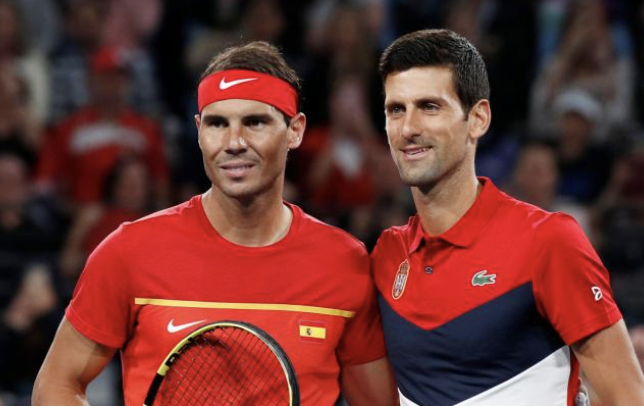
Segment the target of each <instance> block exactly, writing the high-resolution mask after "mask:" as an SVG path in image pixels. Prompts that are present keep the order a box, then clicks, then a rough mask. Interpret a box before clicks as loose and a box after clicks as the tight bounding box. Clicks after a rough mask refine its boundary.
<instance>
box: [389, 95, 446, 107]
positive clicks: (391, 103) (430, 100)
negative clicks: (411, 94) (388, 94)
mask: <svg viewBox="0 0 644 406" xmlns="http://www.w3.org/2000/svg"><path fill="white" fill-rule="evenodd" d="M427 103H432V104H438V105H441V106H443V105H445V104H446V102H445V99H443V98H442V97H421V98H419V99H414V100H413V104H414V106H422V105H423V104H427ZM398 105H400V106H404V105H405V103H404V102H401V101H398V100H391V101H388V102H386V103H385V108H386V109H387V108H390V107H392V106H398Z"/></svg>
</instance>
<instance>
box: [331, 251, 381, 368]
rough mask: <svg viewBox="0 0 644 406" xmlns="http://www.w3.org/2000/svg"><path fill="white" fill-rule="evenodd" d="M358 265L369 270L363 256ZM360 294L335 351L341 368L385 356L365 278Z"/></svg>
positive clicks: (374, 303) (373, 296)
mask: <svg viewBox="0 0 644 406" xmlns="http://www.w3.org/2000/svg"><path fill="white" fill-rule="evenodd" d="M361 262H362V263H363V265H361V266H364V267H365V268H366V269H368V268H369V259H368V257H367V256H366V254H365V256H364V261H361ZM367 275H370V272H368V271H367ZM356 288H357V287H356ZM362 292H364V293H363V296H362V297H363V300H362V303H361V305H360V307H359V308H358V310H357V311H356V314H355V316H354V317H353V318H351V319H349V321H348V322H347V324H346V327H345V330H344V333H343V335H342V338H341V340H340V343H339V345H338V348H337V355H338V359H339V360H340V364H342V365H358V364H364V363H367V362H371V361H375V360H377V359H380V358H382V357H384V356H385V355H386V350H385V340H384V336H383V333H382V322H381V320H380V313H379V311H378V304H377V301H376V294H375V288H374V284H373V280H372V278H371V276H369V277H368V278H365V283H364V289H363V290H362Z"/></svg>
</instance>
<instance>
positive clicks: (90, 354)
mask: <svg viewBox="0 0 644 406" xmlns="http://www.w3.org/2000/svg"><path fill="white" fill-rule="evenodd" d="M116 351H117V350H116V349H113V348H109V347H105V346H104V345H101V344H98V343H96V342H95V341H92V340H90V339H88V338H86V337H85V336H83V335H82V334H81V333H79V332H78V331H77V330H76V329H75V328H74V327H73V326H72V324H71V323H70V322H69V321H67V319H66V318H63V321H62V322H61V324H60V327H59V328H58V332H57V333H56V337H55V338H54V341H53V343H52V345H51V347H50V349H49V352H48V353H47V357H46V358H45V361H44V362H43V365H42V367H41V368H40V372H38V377H37V378H36V382H35V384H34V390H33V394H32V403H31V404H32V406H60V405H70V406H74V405H88V403H87V396H86V394H85V390H86V388H87V385H88V384H89V383H90V382H91V381H92V380H93V379H94V378H95V377H96V376H97V375H98V374H99V373H100V372H101V371H102V370H103V369H104V368H105V366H106V365H107V363H108V362H109V361H110V360H111V359H112V357H113V356H114V354H115V353H116Z"/></svg>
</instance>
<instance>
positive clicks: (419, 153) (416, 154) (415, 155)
mask: <svg viewBox="0 0 644 406" xmlns="http://www.w3.org/2000/svg"><path fill="white" fill-rule="evenodd" d="M431 149H432V147H419V146H413V147H407V148H404V149H402V153H403V155H404V157H405V158H406V159H409V160H415V159H420V158H422V157H424V156H425V155H426V154H427V153H428V152H429V151H430V150H431Z"/></svg>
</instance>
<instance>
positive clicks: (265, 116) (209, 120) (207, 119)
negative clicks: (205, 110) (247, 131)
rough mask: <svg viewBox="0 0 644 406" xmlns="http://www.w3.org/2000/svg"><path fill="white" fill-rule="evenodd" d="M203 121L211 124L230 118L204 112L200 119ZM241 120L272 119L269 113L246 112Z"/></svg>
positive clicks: (267, 120) (269, 120) (268, 120)
mask: <svg viewBox="0 0 644 406" xmlns="http://www.w3.org/2000/svg"><path fill="white" fill-rule="evenodd" d="M201 120H202V121H203V122H204V123H206V124H211V123H213V122H215V121H225V122H228V121H229V120H230V118H229V117H226V116H222V115H219V114H206V115H204V116H203V118H202V119H201ZM241 120H242V121H248V120H262V121H266V122H271V121H272V120H273V117H272V116H271V115H270V114H264V113H258V114H257V113H251V114H247V115H244V116H242V117H241Z"/></svg>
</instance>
